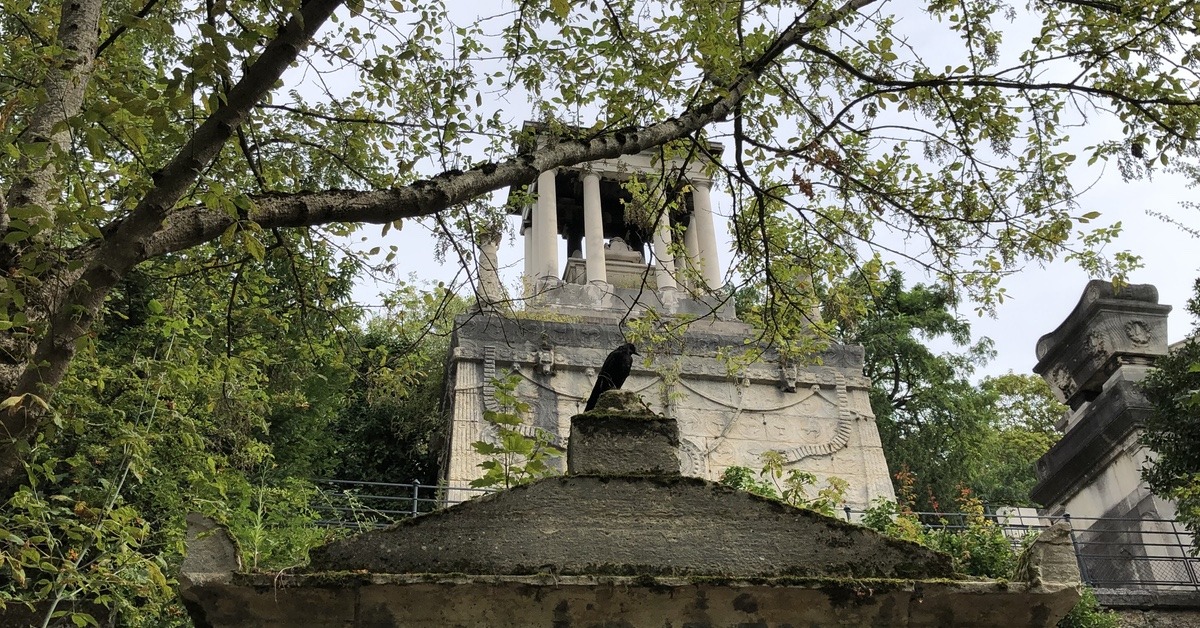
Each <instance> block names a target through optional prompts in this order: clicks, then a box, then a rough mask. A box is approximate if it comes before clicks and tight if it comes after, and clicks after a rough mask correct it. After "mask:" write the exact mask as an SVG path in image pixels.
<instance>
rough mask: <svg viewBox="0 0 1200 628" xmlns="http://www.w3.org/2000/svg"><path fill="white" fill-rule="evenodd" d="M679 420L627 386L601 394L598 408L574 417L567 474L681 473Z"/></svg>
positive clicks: (568, 452)
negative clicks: (661, 412) (654, 409)
mask: <svg viewBox="0 0 1200 628" xmlns="http://www.w3.org/2000/svg"><path fill="white" fill-rule="evenodd" d="M678 450H679V424H678V423H677V422H676V421H675V419H668V418H666V417H661V416H658V415H656V414H654V413H653V412H650V409H649V408H647V407H646V405H645V404H643V403H642V401H641V399H638V396H637V395H636V394H634V393H632V392H630V391H627V390H610V391H607V392H605V393H604V394H602V395H600V401H599V402H598V403H597V404H596V409H595V410H593V411H591V412H588V413H586V414H579V415H576V416H574V417H572V419H571V439H570V441H569V444H568V446H567V473H570V474H572V475H679V456H678V454H677V452H678Z"/></svg>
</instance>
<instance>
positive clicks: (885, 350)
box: [825, 271, 1065, 511]
mask: <svg viewBox="0 0 1200 628" xmlns="http://www.w3.org/2000/svg"><path fill="white" fill-rule="evenodd" d="M851 283H854V284H857V285H858V286H859V289H861V290H863V291H865V292H866V293H867V294H868V295H869V298H870V300H869V303H870V305H869V306H868V307H867V308H866V309H865V310H864V311H862V312H861V313H853V314H848V313H847V312H846V311H845V310H843V309H841V308H839V307H837V304H838V303H840V302H841V301H843V300H844V297H843V296H841V295H837V294H834V295H831V296H830V297H829V298H827V304H826V308H825V311H826V312H827V313H828V315H829V322H830V324H831V325H832V333H833V334H834V335H835V336H836V337H837V338H839V339H840V340H842V341H844V342H852V343H856V344H861V345H862V346H863V348H864V349H865V365H864V368H863V371H864V373H865V374H866V375H867V376H868V377H870V378H871V382H872V384H873V387H872V390H871V409H872V410H873V411H874V413H875V419H876V421H877V423H878V425H879V434H880V439H881V441H882V443H883V448H884V453H885V455H886V456H887V459H888V463H889V465H890V466H891V470H892V472H893V478H894V479H895V482H896V487H897V493H905V494H907V495H908V498H907V500H908V501H910V502H914V503H912V504H911V505H912V507H915V508H919V509H922V510H927V511H930V510H932V511H937V510H943V511H944V510H947V509H952V508H954V507H955V504H956V503H957V502H958V500H959V498H960V496H961V495H962V491H963V490H964V489H966V490H968V491H969V492H970V493H972V494H974V495H975V496H978V497H979V498H982V499H984V500H986V501H987V502H989V503H991V504H995V505H1028V504H1030V503H1031V502H1030V498H1029V492H1030V490H1031V489H1032V488H1033V485H1034V483H1035V482H1036V481H1037V477H1036V474H1035V471H1034V465H1035V463H1036V462H1037V459H1038V458H1039V457H1040V456H1041V455H1042V454H1044V453H1045V452H1046V451H1047V450H1048V449H1049V448H1050V446H1051V445H1052V444H1054V441H1056V440H1057V439H1058V433H1057V432H1056V431H1055V430H1054V423H1055V422H1057V420H1058V418H1059V417H1060V416H1061V415H1062V413H1063V411H1064V410H1065V407H1064V406H1062V405H1061V404H1059V403H1058V402H1056V401H1055V400H1054V397H1053V395H1052V393H1051V392H1050V388H1049V386H1048V385H1047V384H1046V383H1045V382H1044V381H1043V380H1042V379H1041V378H1040V377H1037V376H1034V375H1017V374H1014V373H1011V372H1010V373H1008V374H1005V375H1001V376H997V377H985V378H984V379H983V380H982V381H981V382H980V383H978V384H976V383H974V382H972V380H971V378H972V377H973V375H974V373H975V370H976V369H977V368H978V367H981V366H983V365H984V364H986V363H987V361H988V360H989V359H990V358H991V356H992V350H991V347H992V345H991V341H990V340H989V339H987V338H983V339H980V340H978V341H976V342H974V343H972V342H971V327H970V324H969V323H968V322H967V321H966V320H964V319H962V318H961V317H960V316H959V315H957V314H956V313H955V312H954V311H953V307H954V302H953V298H952V297H953V295H952V294H951V292H950V290H949V289H948V288H946V287H944V286H933V287H931V286H925V285H920V284H918V285H915V286H912V287H911V288H906V287H905V286H904V279H903V277H902V276H901V275H900V273H899V272H895V271H892V272H890V273H888V274H887V275H885V276H884V277H882V278H881V279H880V280H879V281H877V282H873V283H867V284H864V283H862V282H861V280H860V281H856V282H848V283H847V284H846V285H850V284H851ZM939 342H941V343H948V344H950V345H953V346H954V347H958V348H961V349H962V352H961V353H954V352H951V351H945V352H940V353H939V352H937V351H935V350H934V349H933V348H931V344H935V343H939Z"/></svg>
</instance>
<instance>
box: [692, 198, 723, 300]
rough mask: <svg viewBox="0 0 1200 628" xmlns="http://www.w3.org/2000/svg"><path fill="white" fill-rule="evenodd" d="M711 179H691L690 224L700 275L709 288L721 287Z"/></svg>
mask: <svg viewBox="0 0 1200 628" xmlns="http://www.w3.org/2000/svg"><path fill="white" fill-rule="evenodd" d="M711 187H712V182H711V181H705V180H703V179H696V180H693V181H692V226H693V228H695V229H696V244H697V246H696V249H697V255H696V261H697V263H699V264H700V276H701V277H703V278H704V283H706V284H708V287H709V288H710V289H714V288H719V287H721V264H720V260H718V259H717V232H716V229H715V228H714V227H713V215H712V199H711V197H710V196H709V189H710V188H711Z"/></svg>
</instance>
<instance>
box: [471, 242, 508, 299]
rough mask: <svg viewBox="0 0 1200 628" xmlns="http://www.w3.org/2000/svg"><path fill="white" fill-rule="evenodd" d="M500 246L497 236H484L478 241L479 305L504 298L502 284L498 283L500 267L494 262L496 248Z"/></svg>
mask: <svg viewBox="0 0 1200 628" xmlns="http://www.w3.org/2000/svg"><path fill="white" fill-rule="evenodd" d="M498 248H500V237H499V236H484V238H483V241H482V242H480V243H479V265H478V269H477V271H476V272H477V273H478V275H479V295H478V296H479V301H480V305H496V304H497V303H500V302H501V301H503V300H504V286H503V285H502V284H501V283H500V267H499V266H498V265H497V264H496V250H497V249H498Z"/></svg>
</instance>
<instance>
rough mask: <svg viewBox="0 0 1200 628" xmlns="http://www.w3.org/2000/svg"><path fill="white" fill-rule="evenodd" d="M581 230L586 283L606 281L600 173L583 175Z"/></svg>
mask: <svg viewBox="0 0 1200 628" xmlns="http://www.w3.org/2000/svg"><path fill="white" fill-rule="evenodd" d="M583 232H584V238H585V240H584V243H585V245H586V246H587V250H586V251H584V259H585V260H586V264H587V280H588V283H596V282H599V283H608V269H607V267H606V266H605V265H604V264H605V260H604V219H603V217H602V216H601V215H600V175H598V174H596V173H595V172H591V171H589V172H587V173H586V174H584V175H583Z"/></svg>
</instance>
